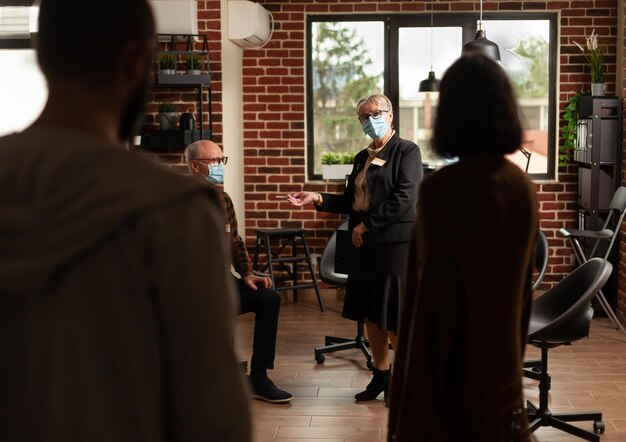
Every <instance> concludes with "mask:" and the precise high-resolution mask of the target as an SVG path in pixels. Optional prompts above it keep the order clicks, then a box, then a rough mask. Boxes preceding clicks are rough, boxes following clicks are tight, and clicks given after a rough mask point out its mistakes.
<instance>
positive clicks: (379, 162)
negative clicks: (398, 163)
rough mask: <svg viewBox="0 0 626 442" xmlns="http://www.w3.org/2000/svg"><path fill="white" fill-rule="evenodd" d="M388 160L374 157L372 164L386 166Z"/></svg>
mask: <svg viewBox="0 0 626 442" xmlns="http://www.w3.org/2000/svg"><path fill="white" fill-rule="evenodd" d="M386 162H387V161H386V160H383V159H381V158H374V159H373V160H372V163H371V164H370V166H384V165H385V163H386Z"/></svg>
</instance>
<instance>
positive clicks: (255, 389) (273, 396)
mask: <svg viewBox="0 0 626 442" xmlns="http://www.w3.org/2000/svg"><path fill="white" fill-rule="evenodd" d="M250 385H251V386H252V397H253V398H255V399H261V400H263V401H266V402H271V403H272V404H281V403H285V402H289V401H290V400H292V399H293V396H292V395H291V393H288V392H286V391H283V390H281V389H280V388H277V387H276V385H274V383H273V382H272V381H271V380H270V378H268V377H267V374H266V373H260V374H257V373H253V374H250Z"/></svg>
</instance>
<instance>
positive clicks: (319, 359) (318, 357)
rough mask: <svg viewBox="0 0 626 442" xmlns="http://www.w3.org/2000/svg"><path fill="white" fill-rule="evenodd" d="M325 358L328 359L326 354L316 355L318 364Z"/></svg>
mask: <svg viewBox="0 0 626 442" xmlns="http://www.w3.org/2000/svg"><path fill="white" fill-rule="evenodd" d="M325 360H326V356H324V355H318V354H316V355H315V362H317V364H318V365H322V364H323V363H324V361H325Z"/></svg>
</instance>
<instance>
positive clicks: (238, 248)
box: [222, 190, 252, 278]
mask: <svg viewBox="0 0 626 442" xmlns="http://www.w3.org/2000/svg"><path fill="white" fill-rule="evenodd" d="M222 198H223V200H224V211H225V212H226V231H227V232H228V235H229V238H230V252H231V255H232V264H233V267H234V268H235V271H236V272H237V273H239V274H240V275H241V277H242V278H243V277H244V276H247V275H252V262H250V257H249V256H248V251H247V250H246V244H245V243H244V242H243V239H241V236H239V228H238V225H237V215H236V214H235V207H234V206H233V200H231V199H230V196H229V195H228V194H227V193H226V192H224V191H223V190H222Z"/></svg>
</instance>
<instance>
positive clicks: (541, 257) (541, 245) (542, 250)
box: [531, 230, 550, 292]
mask: <svg viewBox="0 0 626 442" xmlns="http://www.w3.org/2000/svg"><path fill="white" fill-rule="evenodd" d="M549 256H550V250H549V247H548V240H547V239H546V235H545V234H544V233H543V232H542V231H541V230H539V232H538V233H537V248H536V250H535V269H536V270H537V278H535V281H534V282H533V285H532V287H531V289H532V291H533V292H534V291H535V290H537V289H538V288H539V286H540V285H541V281H543V277H544V276H545V274H546V269H547V268H548V257H549Z"/></svg>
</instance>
